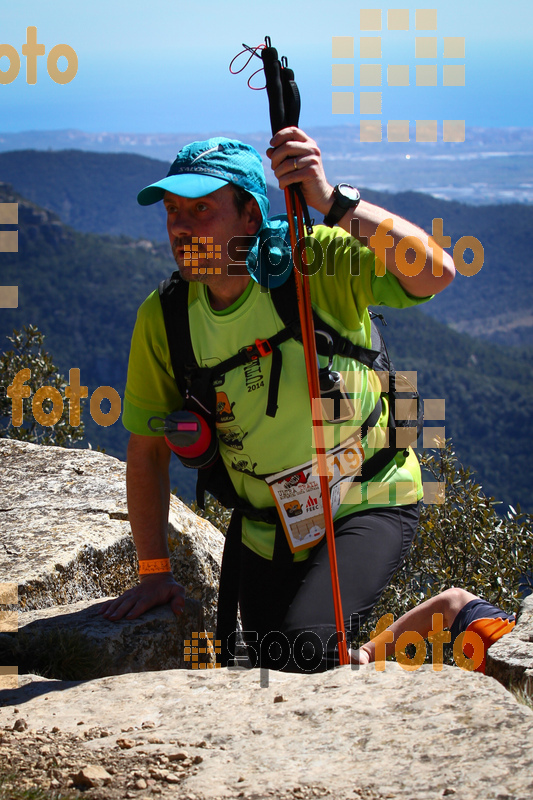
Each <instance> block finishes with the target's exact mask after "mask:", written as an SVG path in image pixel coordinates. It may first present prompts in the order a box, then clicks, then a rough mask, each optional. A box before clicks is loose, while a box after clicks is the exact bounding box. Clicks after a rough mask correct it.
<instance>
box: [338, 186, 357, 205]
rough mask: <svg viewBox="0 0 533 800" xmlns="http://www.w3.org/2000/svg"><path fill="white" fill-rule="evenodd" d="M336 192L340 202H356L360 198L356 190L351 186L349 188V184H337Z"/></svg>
mask: <svg viewBox="0 0 533 800" xmlns="http://www.w3.org/2000/svg"><path fill="white" fill-rule="evenodd" d="M337 192H338V193H339V195H340V198H342V200H344V199H346V200H349V201H350V202H357V201H358V200H359V199H360V198H361V195H360V194H359V192H358V191H357V189H355V188H354V187H353V186H350V184H349V183H339V185H338V186H337Z"/></svg>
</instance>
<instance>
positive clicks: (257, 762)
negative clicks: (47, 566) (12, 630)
mask: <svg viewBox="0 0 533 800" xmlns="http://www.w3.org/2000/svg"><path fill="white" fill-rule="evenodd" d="M19 680H20V686H19V688H18V689H17V688H16V687H14V688H13V689H6V690H4V691H3V692H0V765H1V766H0V773H2V772H3V773H4V774H5V773H6V772H9V773H11V774H12V775H14V776H15V777H14V778H13V779H12V785H13V786H16V787H17V789H20V788H29V787H31V786H37V787H41V788H43V789H46V792H47V793H46V794H44V795H40V794H35V793H33V794H27V795H20V794H16V793H15V792H12V793H9V791H8V792H7V794H6V793H4V794H3V795H2V793H1V792H0V800H19V798H24V800H45V798H46V800H48V799H49V798H50V800H59V798H60V797H61V798H68V797H69V796H71V797H75V798H81V797H83V798H90V799H91V800H119V798H120V799H122V798H135V797H137V798H139V800H148V799H149V798H150V799H151V798H154V797H157V796H160V797H161V798H173V799H174V800H235V799H236V798H244V799H245V800H261V799H264V800H266V799H267V798H271V797H273V798H278V799H279V800H289V798H290V799H291V800H295V798H301V799H302V800H312V798H315V797H332V798H333V797H334V798H335V800H359V799H362V798H364V800H371V799H372V800H382V798H391V799H392V800H400V798H401V800H440V798H442V797H447V796H452V795H453V796H454V797H456V798H457V800H479V798H483V800H531V797H532V796H533V711H532V710H531V708H528V707H526V706H524V705H520V704H519V703H517V702H516V700H515V698H514V697H513V696H512V695H511V694H510V693H509V692H508V691H506V690H505V689H504V688H503V687H502V686H500V685H499V684H498V683H497V682H496V681H494V680H492V679H491V678H486V677H484V676H482V675H479V674H473V673H467V672H464V671H463V670H460V669H458V668H452V667H444V668H443V669H442V670H441V671H434V670H432V669H431V667H429V666H422V667H421V668H420V669H418V670H417V671H415V672H409V671H405V670H403V669H401V668H400V667H399V666H398V665H397V664H391V665H390V669H389V666H388V665H387V669H386V670H385V671H384V672H378V671H376V670H375V668H374V665H368V667H364V668H362V669H361V670H359V671H353V670H351V669H350V668H349V667H341V668H339V669H337V670H334V671H332V672H329V673H323V674H321V675H292V674H282V673H274V672H270V674H269V676H268V680H267V681H265V676H264V675H261V674H260V672H259V671H258V670H244V671H241V670H237V671H230V670H225V669H220V670H209V671H203V672H200V671H191V670H168V671H163V672H152V673H140V674H128V675H119V676H110V677H106V678H101V679H98V680H93V681H83V682H80V681H53V680H45V679H42V678H39V677H37V676H20V678H19ZM69 793H72V794H70V795H69Z"/></svg>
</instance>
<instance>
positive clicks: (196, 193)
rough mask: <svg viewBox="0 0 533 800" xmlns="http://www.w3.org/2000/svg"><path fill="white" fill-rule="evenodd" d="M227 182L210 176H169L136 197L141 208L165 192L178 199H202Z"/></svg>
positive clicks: (153, 201) (160, 198)
mask: <svg viewBox="0 0 533 800" xmlns="http://www.w3.org/2000/svg"><path fill="white" fill-rule="evenodd" d="M227 183H228V181H225V180H222V179H221V178H214V177H213V176H212V175H192V174H188V173H186V174H183V175H169V176H168V178H163V180H160V181H157V183H152V184H150V186H146V187H145V188H144V189H141V191H140V192H139V194H138V195H137V202H138V203H139V205H141V206H151V205H152V204H153V203H157V202H158V201H159V200H162V199H163V197H164V196H165V192H171V193H172V194H177V195H179V196H180V197H204V196H205V195H208V194H211V192H216V190H217V189H221V188H222V186H226V185H227Z"/></svg>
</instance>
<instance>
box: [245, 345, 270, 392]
mask: <svg viewBox="0 0 533 800" xmlns="http://www.w3.org/2000/svg"><path fill="white" fill-rule="evenodd" d="M247 349H248V348H247V347H241V349H240V350H239V353H244V352H246V350H247ZM244 379H245V381H246V388H247V389H248V391H249V392H253V391H254V390H255V389H260V388H261V387H262V386H264V385H265V380H264V376H263V373H262V372H261V359H260V358H254V359H253V360H252V361H248V362H247V363H246V364H244Z"/></svg>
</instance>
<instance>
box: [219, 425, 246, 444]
mask: <svg viewBox="0 0 533 800" xmlns="http://www.w3.org/2000/svg"><path fill="white" fill-rule="evenodd" d="M246 436H248V431H246V433H244V431H243V429H242V428H239V426H238V425H234V426H232V427H231V428H224V429H223V430H219V432H218V438H219V439H220V441H221V442H224V444H225V445H226V446H227V447H231V448H233V450H242V442H243V439H244V438H245V437H246Z"/></svg>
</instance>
